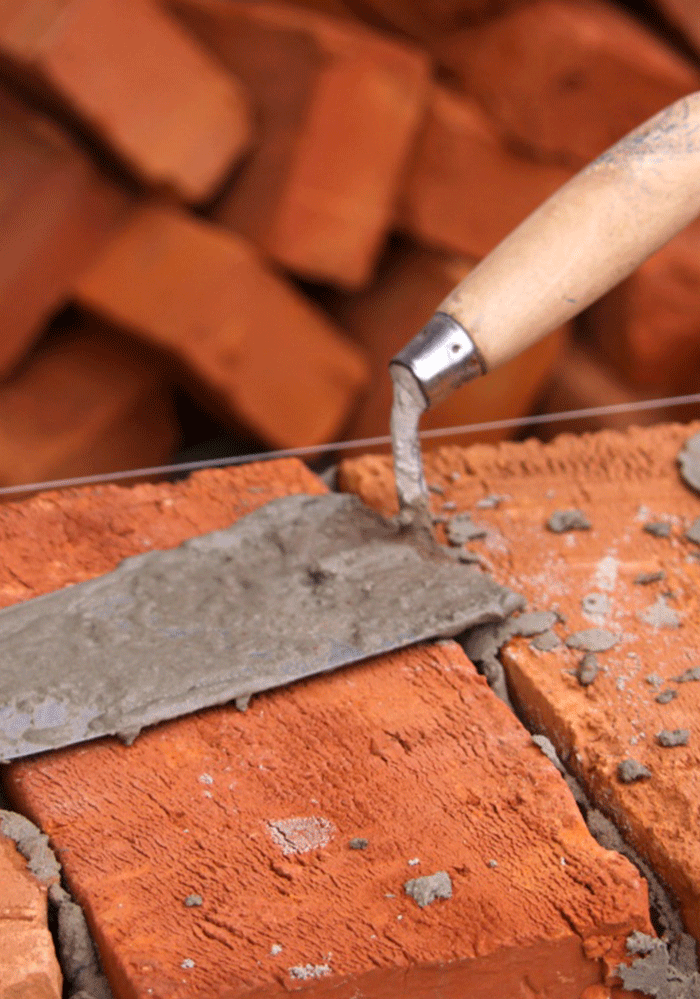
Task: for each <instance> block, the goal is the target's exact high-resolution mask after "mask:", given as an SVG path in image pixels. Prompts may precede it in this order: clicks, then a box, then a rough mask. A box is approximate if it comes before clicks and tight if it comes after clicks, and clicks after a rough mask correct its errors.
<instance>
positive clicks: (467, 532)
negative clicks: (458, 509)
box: [445, 513, 486, 547]
mask: <svg viewBox="0 0 700 999" xmlns="http://www.w3.org/2000/svg"><path fill="white" fill-rule="evenodd" d="M445 533H446V534H447V540H448V541H449V543H450V544H451V545H454V546H455V547H457V546H459V545H465V544H466V543H467V541H474V540H475V539H476V538H485V537H486V528H485V527H479V526H478V524H475V523H474V521H473V520H472V518H471V516H470V515H469V514H468V513H458V514H455V516H454V517H450V519H449V520H448V522H447V524H446V525H445Z"/></svg>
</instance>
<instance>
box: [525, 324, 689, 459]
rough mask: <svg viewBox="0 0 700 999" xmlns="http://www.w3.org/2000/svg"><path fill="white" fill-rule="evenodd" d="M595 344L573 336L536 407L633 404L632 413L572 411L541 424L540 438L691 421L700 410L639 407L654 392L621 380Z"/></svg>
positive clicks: (551, 409)
mask: <svg viewBox="0 0 700 999" xmlns="http://www.w3.org/2000/svg"><path fill="white" fill-rule="evenodd" d="M601 353H602V352H601V351H600V350H599V348H598V346H597V344H596V343H591V342H590V341H589V340H586V341H583V342H581V343H576V342H574V341H572V340H568V341H567V343H566V344H565V348H564V350H563V352H562V354H561V356H560V358H559V360H558V362H557V365H556V367H555V368H554V371H553V372H552V377H551V380H550V381H549V384H548V385H547V386H546V388H545V389H544V390H543V393H542V395H541V396H540V397H539V398H538V400H537V412H538V413H542V414H548V413H563V412H567V411H570V410H580V409H588V408H589V407H590V408H592V407H603V406H617V405H620V404H623V405H629V406H630V411H629V412H613V413H600V414H593V415H591V416H586V417H580V416H572V417H571V418H570V419H567V420H557V421H556V422H555V423H549V424H543V425H541V426H539V427H537V428H536V434H537V436H538V437H541V438H543V439H544V440H551V439H552V438H553V437H556V436H557V435H558V434H560V433H579V434H580V433H584V432H585V433H590V432H592V431H595V430H606V429H608V430H622V429H623V428H625V427H629V426H648V425H650V424H652V423H659V422H662V421H667V420H690V419H693V418H697V416H698V415H700V408H699V407H698V406H697V405H695V406H692V405H691V406H683V407H675V406H673V407H672V406H669V407H664V408H661V409H635V408H634V407H635V406H638V405H639V404H640V403H643V402H646V401H647V400H648V398H649V393H648V392H645V391H643V390H641V389H634V388H631V387H630V385H629V384H628V383H627V382H626V381H622V379H621V378H620V377H619V375H618V374H617V372H616V371H615V370H614V368H612V367H611V366H610V364H609V363H608V362H607V360H606V358H604V357H600V356H599V355H600V354H601Z"/></svg>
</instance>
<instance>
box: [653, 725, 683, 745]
mask: <svg viewBox="0 0 700 999" xmlns="http://www.w3.org/2000/svg"><path fill="white" fill-rule="evenodd" d="M689 738H690V731H689V730H688V729H687V728H674V729H672V730H671V729H667V728H665V729H662V731H661V732H659V733H658V734H657V736H656V740H657V742H658V743H659V745H660V746H666V747H667V748H671V747H673V746H687V745H688V739H689Z"/></svg>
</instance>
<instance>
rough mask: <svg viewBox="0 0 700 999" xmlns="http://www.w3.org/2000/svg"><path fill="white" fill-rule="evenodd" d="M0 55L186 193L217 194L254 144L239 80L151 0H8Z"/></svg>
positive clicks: (148, 170) (0, 17)
mask: <svg viewBox="0 0 700 999" xmlns="http://www.w3.org/2000/svg"><path fill="white" fill-rule="evenodd" d="M0 58H2V59H4V61H5V63H6V65H9V66H11V67H13V68H14V69H16V70H19V71H21V72H23V73H25V74H27V75H28V77H29V78H30V79H31V80H32V81H34V82H35V83H36V84H37V85H38V86H39V87H40V88H41V91H42V94H44V95H46V96H48V97H50V98H52V99H54V100H57V101H59V102H61V103H62V104H63V105H64V106H66V107H68V108H69V109H71V111H73V112H75V114H76V115H78V116H79V118H80V119H81V121H82V122H83V123H84V124H85V125H87V126H88V127H89V128H90V129H92V130H94V132H95V134H96V135H97V136H99V138H100V139H101V140H103V141H104V142H105V143H106V144H107V145H108V146H109V147H110V148H111V149H112V151H113V152H114V153H115V154H116V155H117V156H118V157H119V158H120V159H122V160H123V161H125V162H126V163H127V164H128V165H129V166H130V167H131V168H132V169H133V171H134V172H135V173H136V175H137V177H139V178H140V179H141V180H143V181H144V182H145V183H147V184H151V185H156V186H157V187H163V186H165V187H168V188H170V189H173V190H174V191H176V192H177V193H178V194H179V195H180V196H181V197H182V198H184V199H185V200H186V201H194V202H198V201H203V200H204V199H205V198H207V197H208V196H209V195H210V194H212V193H213V190H214V189H215V188H216V187H217V185H218V184H219V183H220V182H221V181H222V180H223V178H224V176H225V175H226V174H227V173H228V171H229V170H230V169H231V168H232V167H233V165H234V164H235V163H236V161H237V160H238V159H239V157H240V155H241V153H242V152H243V150H244V149H245V148H246V146H247V145H248V142H249V138H250V123H249V119H248V105H247V98H246V96H245V94H244V92H243V89H242V87H241V85H240V84H239V83H238V82H237V81H236V80H235V79H234V78H233V77H232V76H230V75H229V74H227V73H226V72H225V71H224V70H223V68H222V67H220V66H218V65H217V64H216V63H215V61H214V60H212V59H211V58H210V57H209V56H208V55H207V54H206V53H205V52H204V51H203V50H202V49H201V48H200V47H199V46H198V45H197V43H196V42H195V41H194V40H192V39H191V38H189V37H188V36H187V34H186V33H185V32H184V31H183V30H182V28H181V27H180V26H179V25H178V24H177V23H176V22H175V21H173V20H171V19H170V18H169V17H168V16H167V14H166V13H164V12H163V11H162V10H161V9H160V8H159V7H157V6H156V4H155V3H152V2H151V0H124V2H120V3H116V4H115V3H113V2H112V0H59V2H58V3H51V2H49V0H41V2H39V3H38V4H27V3H26V2H25V0H9V2H8V3H5V4H3V9H2V12H1V13H0Z"/></svg>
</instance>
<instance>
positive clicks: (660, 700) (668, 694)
mask: <svg viewBox="0 0 700 999" xmlns="http://www.w3.org/2000/svg"><path fill="white" fill-rule="evenodd" d="M676 697H678V691H676V690H671V688H670V687H669V688H667V689H666V690H662V691H661V693H660V694H657V695H656V697H655V698H654V700H655V701H656V702H657V704H668V703H669V701H673V700H675V698H676Z"/></svg>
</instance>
